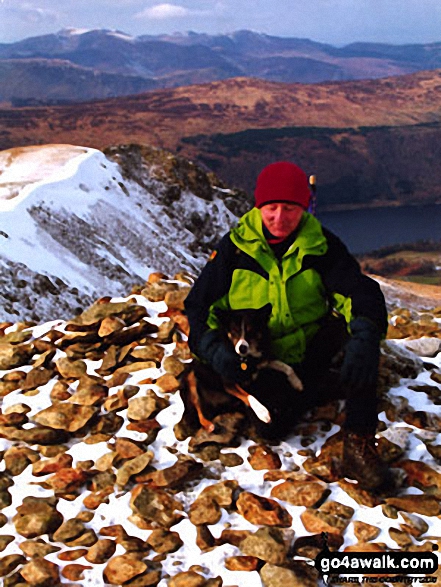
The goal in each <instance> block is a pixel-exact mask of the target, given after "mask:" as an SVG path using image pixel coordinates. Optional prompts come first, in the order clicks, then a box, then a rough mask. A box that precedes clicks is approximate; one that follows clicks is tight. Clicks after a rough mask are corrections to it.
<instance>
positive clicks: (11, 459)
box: [4, 446, 40, 476]
mask: <svg viewBox="0 0 441 587" xmlns="http://www.w3.org/2000/svg"><path fill="white" fill-rule="evenodd" d="M39 458H40V455H39V454H38V452H36V451H35V450H32V449H30V448H28V447H25V446H20V447H19V446H11V448H8V450H7V451H6V452H5V454H4V461H5V465H6V466H5V471H6V473H9V474H10V475H12V476H15V475H21V473H23V471H24V470H25V469H26V467H27V466H28V465H29V464H31V463H35V462H36V461H38V459H39Z"/></svg>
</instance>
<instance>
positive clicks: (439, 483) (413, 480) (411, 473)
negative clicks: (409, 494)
mask: <svg viewBox="0 0 441 587" xmlns="http://www.w3.org/2000/svg"><path fill="white" fill-rule="evenodd" d="M397 466H399V467H400V468H401V469H403V471H405V472H406V474H407V482H408V483H409V485H413V486H415V487H418V488H419V489H422V490H423V491H426V490H428V489H430V490H433V489H434V490H435V492H434V495H435V496H436V497H438V498H441V473H439V472H438V471H435V469H433V468H432V467H430V466H429V465H427V464H426V463H424V462H423V461H413V460H411V459H407V460H404V461H400V462H399V463H398V464H397Z"/></svg>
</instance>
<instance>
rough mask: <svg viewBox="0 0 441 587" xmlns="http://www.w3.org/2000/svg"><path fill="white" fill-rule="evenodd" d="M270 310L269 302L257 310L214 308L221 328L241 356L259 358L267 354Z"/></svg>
mask: <svg viewBox="0 0 441 587" xmlns="http://www.w3.org/2000/svg"><path fill="white" fill-rule="evenodd" d="M271 310H272V306H271V304H266V305H265V306H263V307H262V308H259V309H258V310H255V309H246V310H219V309H218V310H216V316H217V318H218V319H219V323H220V326H221V328H222V330H224V332H225V334H226V336H227V337H228V338H229V340H230V341H231V342H232V344H233V346H234V349H235V351H236V352H237V354H239V355H240V356H241V357H244V358H245V357H253V358H255V359H260V358H262V357H264V356H266V355H267V354H268V352H269V331H268V320H269V317H270V315H271Z"/></svg>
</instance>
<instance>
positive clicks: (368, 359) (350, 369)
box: [340, 317, 380, 390]
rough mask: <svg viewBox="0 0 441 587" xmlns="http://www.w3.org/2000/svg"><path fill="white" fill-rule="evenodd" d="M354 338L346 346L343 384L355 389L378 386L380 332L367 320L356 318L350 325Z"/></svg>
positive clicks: (342, 375) (342, 372) (342, 370)
mask: <svg viewBox="0 0 441 587" xmlns="http://www.w3.org/2000/svg"><path fill="white" fill-rule="evenodd" d="M350 328H351V333H352V336H351V338H350V339H349V341H348V343H347V344H346V348H345V356H344V359H343V364H342V367H341V371H340V378H341V382H342V383H343V384H345V385H348V386H350V387H352V388H354V389H356V390H357V389H359V390H361V389H363V388H365V387H369V386H373V385H375V384H376V381H377V377H378V363H379V360H380V332H379V330H378V328H377V327H376V326H375V324H374V323H373V322H370V320H368V319H366V318H361V317H359V318H355V320H353V321H352V322H351V324H350Z"/></svg>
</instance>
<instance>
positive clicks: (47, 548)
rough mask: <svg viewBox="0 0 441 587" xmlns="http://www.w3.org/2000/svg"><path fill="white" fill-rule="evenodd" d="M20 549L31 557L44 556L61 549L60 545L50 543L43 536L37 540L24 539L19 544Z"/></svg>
mask: <svg viewBox="0 0 441 587" xmlns="http://www.w3.org/2000/svg"><path fill="white" fill-rule="evenodd" d="M19 547H20V549H21V550H22V551H23V552H24V553H25V555H26V556H27V557H30V558H36V557H38V558H43V557H45V556H47V555H48V554H52V553H54V552H57V551H59V550H60V547H59V546H55V545H53V544H48V543H47V542H45V541H44V540H43V539H42V538H38V539H37V540H23V542H20V544H19Z"/></svg>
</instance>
